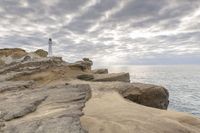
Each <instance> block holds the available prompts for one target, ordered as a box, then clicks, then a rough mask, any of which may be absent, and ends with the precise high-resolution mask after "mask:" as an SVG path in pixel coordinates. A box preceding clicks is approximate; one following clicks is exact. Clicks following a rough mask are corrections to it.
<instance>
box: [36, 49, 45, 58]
mask: <svg viewBox="0 0 200 133" xmlns="http://www.w3.org/2000/svg"><path fill="white" fill-rule="evenodd" d="M34 53H35V54H37V55H39V56H40V57H47V55H48V52H47V51H44V50H43V49H38V50H36V51H35V52H34Z"/></svg>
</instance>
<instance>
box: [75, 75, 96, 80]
mask: <svg viewBox="0 0 200 133" xmlns="http://www.w3.org/2000/svg"><path fill="white" fill-rule="evenodd" d="M77 78H78V79H80V80H85V81H90V80H93V79H94V76H93V75H92V74H80V75H78V76H77Z"/></svg>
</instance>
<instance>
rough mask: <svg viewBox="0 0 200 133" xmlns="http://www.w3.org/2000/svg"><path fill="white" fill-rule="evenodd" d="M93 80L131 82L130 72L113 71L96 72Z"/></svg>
mask: <svg viewBox="0 0 200 133" xmlns="http://www.w3.org/2000/svg"><path fill="white" fill-rule="evenodd" d="M93 81H101V82H102V81H103V82H110V81H121V82H130V76H129V73H111V74H95V75H94V79H93Z"/></svg>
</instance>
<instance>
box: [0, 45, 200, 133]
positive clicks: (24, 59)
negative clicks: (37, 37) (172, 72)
mask: <svg viewBox="0 0 200 133" xmlns="http://www.w3.org/2000/svg"><path fill="white" fill-rule="evenodd" d="M0 51H4V53H5V55H4V54H3V53H2V54H1V56H2V57H6V58H7V59H9V58H11V56H13V55H15V56H16V55H20V56H17V59H16V58H15V60H12V61H11V62H10V63H6V64H3V63H2V64H0V133H86V132H89V133H122V132H123V133H130V132H137V133H147V132H148V133H172V132H175V133H199V132H200V120H199V119H198V118H195V117H193V116H190V115H187V114H183V113H177V112H171V111H166V110H165V109H167V106H168V98H169V94H168V91H167V90H166V89H165V88H164V87H161V86H156V85H149V84H142V83H129V82H130V77H129V74H128V73H118V74H106V73H107V70H106V69H102V70H100V69H99V70H95V71H92V70H91V66H92V64H93V63H92V61H91V60H90V59H88V58H84V59H83V61H78V62H75V63H67V62H65V61H63V60H62V58H60V57H51V58H47V57H41V55H37V54H36V53H27V52H25V51H23V50H19V53H17V52H16V49H13V51H12V49H9V50H8V51H9V53H12V54H7V52H5V50H0ZM13 53H14V54H13ZM22 53H24V54H22ZM42 56H43V55H42ZM12 59H14V58H13V57H12ZM143 105H145V106H143ZM147 106H148V107H147ZM152 107H153V108H152ZM157 108H158V109H157ZM83 109H84V110H83ZM160 109H162V110H160Z"/></svg>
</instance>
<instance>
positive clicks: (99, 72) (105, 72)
mask: <svg viewBox="0 0 200 133" xmlns="http://www.w3.org/2000/svg"><path fill="white" fill-rule="evenodd" d="M92 73H94V74H108V69H94V70H92Z"/></svg>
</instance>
